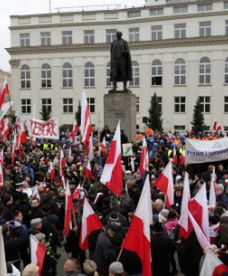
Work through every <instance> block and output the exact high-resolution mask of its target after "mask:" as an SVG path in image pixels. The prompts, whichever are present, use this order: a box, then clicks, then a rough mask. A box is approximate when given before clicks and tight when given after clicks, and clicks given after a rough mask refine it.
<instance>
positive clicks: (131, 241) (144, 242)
mask: <svg viewBox="0 0 228 276" xmlns="http://www.w3.org/2000/svg"><path fill="white" fill-rule="evenodd" d="M151 224H152V204H151V192H150V182H149V176H148V175H147V177H146V180H145V183H144V186H143V190H142V193H141V196H140V199H139V203H138V206H137V208H136V211H135V214H134V217H133V219H132V221H131V225H130V227H129V229H128V232H127V234H126V237H125V240H124V241H123V244H122V248H124V249H126V250H129V251H133V252H134V253H136V254H137V255H138V256H139V258H140V260H141V263H142V276H149V275H152V271H151V251H150V225H151ZM136 241H137V242H136Z"/></svg>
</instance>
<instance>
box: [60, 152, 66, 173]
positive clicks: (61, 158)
mask: <svg viewBox="0 0 228 276" xmlns="http://www.w3.org/2000/svg"><path fill="white" fill-rule="evenodd" d="M65 166H66V160H65V157H64V154H63V150H62V149H61V151H60V167H59V169H60V172H59V173H60V176H61V177H62V176H64V169H63V168H64V167H65Z"/></svg>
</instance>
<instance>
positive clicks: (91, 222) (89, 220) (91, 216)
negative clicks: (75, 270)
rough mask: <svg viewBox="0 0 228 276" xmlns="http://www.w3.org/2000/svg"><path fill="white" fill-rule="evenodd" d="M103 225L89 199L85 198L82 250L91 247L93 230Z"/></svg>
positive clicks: (81, 239) (81, 238)
mask: <svg viewBox="0 0 228 276" xmlns="http://www.w3.org/2000/svg"><path fill="white" fill-rule="evenodd" d="M102 228H103V225H102V223H101V222H100V220H99V218H98V216H97V215H96V214H95V213H94V211H93V209H92V207H91V206H90V204H89V202H88V200H87V199H86V198H85V200H84V206H83V214H82V226H81V233H80V243H79V245H80V247H81V249H82V250H86V249H88V248H89V244H88V240H89V236H90V234H91V233H92V232H93V231H96V230H99V229H102Z"/></svg>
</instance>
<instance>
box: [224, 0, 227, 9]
mask: <svg viewBox="0 0 228 276" xmlns="http://www.w3.org/2000/svg"><path fill="white" fill-rule="evenodd" d="M224 9H228V1H226V2H224Z"/></svg>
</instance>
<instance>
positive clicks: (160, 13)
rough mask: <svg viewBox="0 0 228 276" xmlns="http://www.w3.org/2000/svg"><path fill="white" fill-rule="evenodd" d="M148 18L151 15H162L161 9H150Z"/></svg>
mask: <svg viewBox="0 0 228 276" xmlns="http://www.w3.org/2000/svg"><path fill="white" fill-rule="evenodd" d="M149 13H150V16H153V15H162V14H163V9H162V8H159V9H150V12H149Z"/></svg>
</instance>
